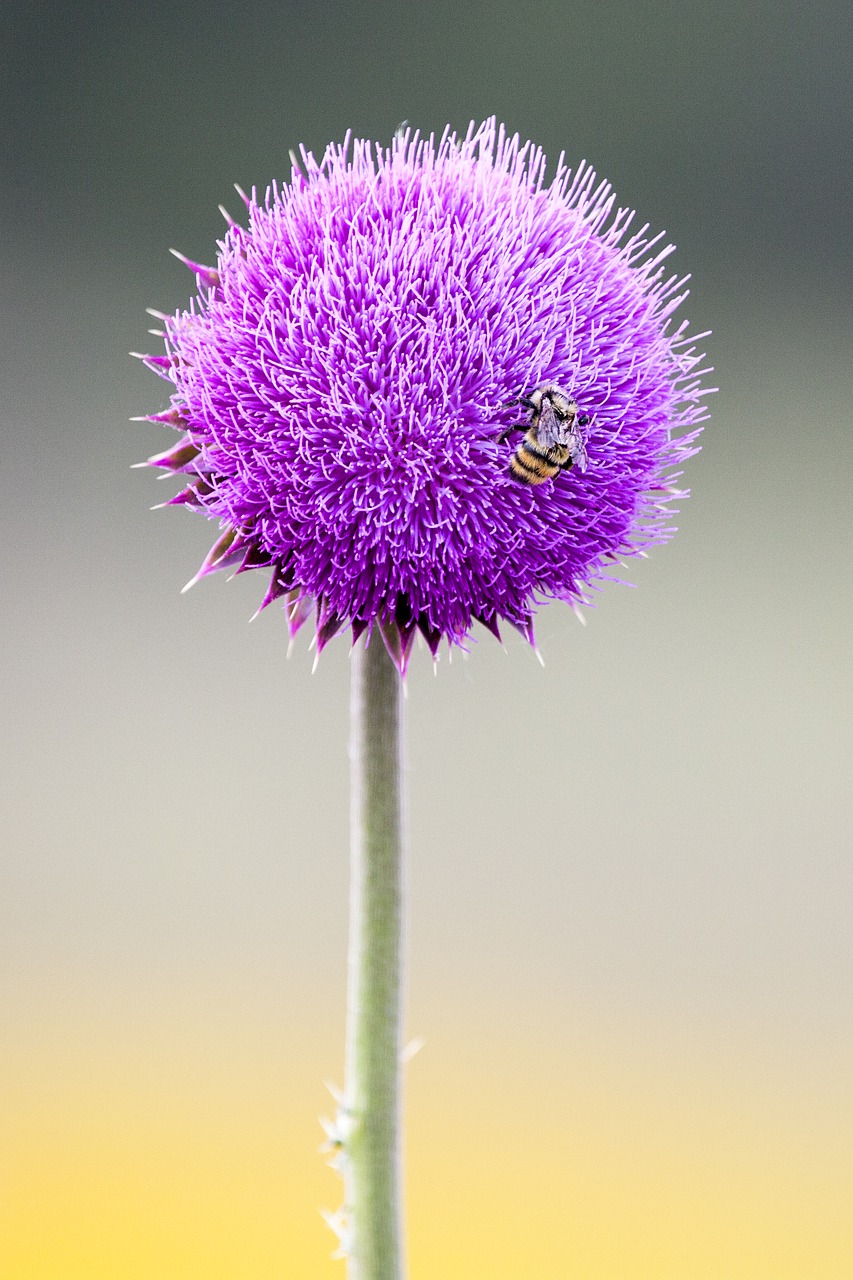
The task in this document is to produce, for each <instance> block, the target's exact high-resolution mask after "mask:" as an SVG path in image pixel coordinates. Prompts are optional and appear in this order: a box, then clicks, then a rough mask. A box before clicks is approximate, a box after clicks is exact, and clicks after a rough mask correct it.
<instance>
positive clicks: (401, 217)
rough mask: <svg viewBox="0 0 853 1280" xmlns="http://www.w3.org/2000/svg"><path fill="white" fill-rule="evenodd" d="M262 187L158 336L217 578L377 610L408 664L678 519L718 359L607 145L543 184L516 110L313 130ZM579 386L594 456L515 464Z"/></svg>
mask: <svg viewBox="0 0 853 1280" xmlns="http://www.w3.org/2000/svg"><path fill="white" fill-rule="evenodd" d="M246 205H247V210H248V219H247V225H246V226H241V225H239V224H238V223H236V222H234V221H233V220H232V219H230V218H229V219H228V226H227V230H226V232H225V235H224V237H223V239H222V241H221V242H220V243H219V246H218V252H217V257H216V263H215V265H214V266H212V267H202V266H200V265H199V264H198V263H196V262H192V261H190V260H189V259H185V260H184V261H186V263H187V265H188V266H189V267H190V269H191V270H192V271H193V272H194V274H195V276H196V280H197V286H198V296H197V297H196V298H195V299H194V300H193V301H192V302H191V303H190V306H189V308H188V309H186V310H183V311H178V312H177V314H175V315H174V316H170V317H166V318H164V330H165V353H164V354H162V355H156V356H150V357H144V358H146V359H147V361H148V363H149V364H150V366H151V367H152V368H153V369H154V370H155V371H156V372H157V373H159V374H160V375H161V377H163V378H165V379H167V380H168V381H169V382H170V383H171V384H172V396H171V404H170V407H169V408H167V409H166V410H165V411H159V412H155V413H152V414H151V415H150V417H151V419H152V420H153V421H158V422H162V423H164V424H165V425H169V426H173V427H174V428H176V429H177V430H178V431H179V432H180V433H181V435H180V440H179V442H178V443H177V444H176V445H175V447H174V448H173V449H170V450H166V451H165V452H160V453H158V454H157V455H155V456H154V457H153V458H151V459H150V462H151V464H152V465H155V466H159V467H162V468H165V469H166V470H168V471H173V472H176V473H180V477H181V479H182V481H183V485H184V487H183V488H182V489H181V490H180V492H179V493H178V494H177V495H176V496H175V497H174V498H173V499H172V502H173V503H181V504H184V505H187V506H189V507H193V508H196V509H198V510H200V511H201V512H202V513H203V514H205V515H207V516H208V517H210V518H211V519H214V520H216V521H218V522H219V523H220V530H221V532H220V536H219V538H218V540H217V542H216V543H215V545H214V547H213V549H212V551H211V552H210V553H209V555H208V557H207V559H206V560H205V562H204V564H203V565H202V568H201V569H200V571H199V574H198V575H196V576H197V577H200V576H204V575H205V574H207V573H210V572H212V571H213V570H215V569H219V568H223V567H225V566H227V565H230V566H232V567H234V568H235V569H236V570H237V572H243V571H245V570H247V569H255V568H263V569H265V570H267V571H268V573H269V574H270V582H269V586H268V588H267V591H266V595H265V597H264V600H263V602H262V605H261V607H262V608H263V607H264V606H265V605H267V604H269V603H271V602H272V601H273V600H277V599H278V600H281V602H282V603H283V605H284V608H285V613H286V618H287V622H288V624H289V627H290V629H291V632H292V633H294V634H295V632H296V631H297V630H298V629H299V628H300V627H301V626H302V625H303V623H304V622H305V621H306V620H307V618H308V616H309V614H310V613H311V612H314V613H315V614H316V642H317V649H318V650H320V649H322V647H323V646H324V645H325V644H326V643H327V642H328V640H329V639H331V637H332V636H333V635H335V634H336V633H337V632H338V631H340V630H341V629H342V628H343V627H345V626H349V627H351V629H352V633H353V636H354V638H358V637H359V636H360V635H361V634H362V633H364V632H365V631H368V632H369V631H371V630H373V629H374V628H375V629H377V630H378V632H379V633H380V634H381V635H382V637H383V639H384V641H385V643H386V644H387V646H388V648H389V650H390V651H391V652H392V655H393V656H394V658H395V661H396V662H397V663H398V666H399V667H400V668H401V670H404V669H405V666H406V662H407V660H408V656H409V652H410V649H411V645H412V641H413V638H414V635H415V633H416V632H418V631H419V632H420V634H421V635H422V636H423V637H424V638H425V639H426V641H427V644H428V645H429V647H430V650H431V651H432V652H433V654H435V653H436V651H437V649H438V647H439V645H440V643H441V642H442V640H444V639H446V640H448V641H449V642H450V643H452V644H461V643H463V642H464V641H465V639H466V637H467V636H468V634H469V632H470V631H471V629H472V627H473V624H474V622H475V621H478V622H481V623H483V624H484V625H485V626H486V627H487V628H488V629H489V630H492V631H493V632H495V633H496V634H497V633H498V627H499V622H500V621H501V620H505V621H507V622H509V623H511V624H512V625H514V626H516V627H518V628H519V630H521V631H522V633H523V634H524V635H526V636H527V637H528V638H530V639H532V636H533V616H534V613H535V610H536V607H537V604H538V603H540V602H541V601H542V600H544V599H547V598H557V599H562V600H566V601H568V602H570V603H577V602H579V601H584V600H585V599H586V598H587V593H588V591H589V590H590V588H594V587H595V586H597V585H598V584H599V583H600V581H601V580H602V579H603V578H604V577H605V576H606V573H605V571H606V567H607V565H608V563H610V562H611V561H612V558H613V556H614V555H619V556H620V557H624V556H625V555H631V554H637V553H640V552H643V551H645V550H646V549H648V548H649V547H650V546H653V545H656V544H658V543H660V542H663V541H664V540H665V539H666V538H667V537H668V536H669V533H670V528H669V518H670V514H671V511H670V506H669V504H670V503H671V502H672V501H673V500H674V499H676V498H678V497H679V496H682V495H681V493H680V491H679V490H678V489H677V487H676V484H675V478H674V477H673V476H671V475H670V473H671V471H672V469H673V468H678V467H680V464H681V463H682V462H683V461H684V460H685V459H686V458H687V457H689V456H690V455H691V454H692V453H693V452H695V450H696V443H695V442H696V437H697V435H698V433H699V432H698V426H699V423H700V422H701V421H702V420H703V418H704V417H705V416H706V415H705V414H704V412H703V408H702V404H703V402H702V396H703V395H704V394H706V392H705V391H703V390H702V388H701V372H703V371H701V370H700V368H699V366H700V361H701V359H702V357H701V356H700V355H698V354H697V351H696V348H695V346H694V345H693V340H692V339H690V338H689V337H688V334H687V328H686V323H683V322H682V323H679V324H675V323H674V322H673V320H672V314H673V312H674V311H675V309H676V307H677V306H678V305H679V303H680V302H681V300H682V299H683V297H684V296H685V291H684V289H683V281H680V280H678V279H677V278H676V277H674V276H666V275H665V274H664V269H663V267H662V263H663V260H664V259H665V258H666V257H667V256H668V254H669V252H670V248H669V247H665V246H662V245H661V243H660V240H659V239H658V238H654V239H651V238H649V237H648V235H647V234H646V231H645V228H644V229H642V230H640V231H638V232H636V233H634V234H631V232H630V224H631V219H632V216H633V215H631V214H630V213H629V212H628V211H627V210H625V209H617V208H616V206H615V197H614V196H613V194H612V192H611V190H610V188H609V186H608V185H607V184H605V183H599V182H598V180H597V179H596V177H595V174H594V173H593V171H592V170H591V169H590V168H588V167H587V166H585V165H583V164H581V165H580V166H579V167H578V168H577V169H576V170H575V171H574V172H571V171H570V170H569V169H568V168H567V167H566V165H565V164H564V161H563V159H562V157H561V158H560V160H559V162H558V165H557V169H556V172H555V174H554V176H553V179H552V180H551V182H550V183H546V181H545V158H544V156H543V154H542V152H541V151H539V150H538V149H536V148H535V147H533V146H532V145H531V144H530V143H524V144H522V143H521V142H520V140H519V138H518V137H517V136H509V135H507V134H506V132H505V131H504V129H503V127H502V126H501V127H499V126H497V124H496V123H495V121H494V120H490V121H487V122H486V123H485V124H483V125H481V126H479V127H474V126H473V125H472V126H471V127H470V128H469V130H468V132H467V133H466V135H465V136H464V137H461V138H458V137H457V136H456V135H454V134H453V133H451V132H450V131H449V130H448V131H447V132H446V133H445V134H444V136H443V137H442V138H441V139H440V140H436V139H435V138H433V137H429V138H422V137H420V135H419V134H418V133H417V132H414V131H412V130H411V129H405V130H402V131H400V132H399V133H398V135H397V136H396V137H395V138H394V141H393V142H392V144H391V146H390V147H387V148H384V147H381V146H379V145H376V144H372V143H370V142H367V141H363V140H360V139H352V138H350V137H349V136H348V137H347V139H346V140H345V142H344V143H343V145H342V146H330V147H329V148H328V150H327V152H326V154H325V156H324V157H323V159H322V161H320V162H319V163H318V162H317V161H316V160H315V159H314V157H313V155H311V154H310V153H309V152H306V151H304V150H302V151H301V152H300V157H299V159H298V160H295V161H294V164H293V168H292V172H291V175H290V179H289V181H288V182H285V183H282V184H281V185H276V184H273V186H272V187H270V188H269V190H268V191H267V192H266V194H265V196H264V197H263V198H259V197H258V196H257V194H256V193H255V192H254V191H253V192H252V195H251V196H250V197H246ZM558 394H566V395H568V394H570V395H571V398H572V399H573V400H576V402H577V404H578V405H580V406H581V409H582V410H583V412H584V413H585V414H591V415H592V417H591V420H590V421H591V426H590V429H589V435H588V440H587V444H588V452H589V462H588V466H587V467H586V470H585V471H582V468H581V467H579V466H574V467H572V468H571V470H567V471H564V472H563V474H561V475H557V478H556V479H555V480H554V481H553V483H548V484H544V483H539V482H538V481H536V482H534V483H533V484H519V483H517V480H518V478H519V477H518V476H516V475H514V474H513V470H514V468H513V466H512V464H511V462H510V459H511V458H513V457H515V458H518V459H519V460H520V463H521V462H522V461H523V462H525V463H526V464H527V465H532V466H533V468H534V470H536V469H537V468H539V467H543V468H544V467H550V466H552V465H553V464H552V462H550V461H543V459H542V458H538V457H537V456H536V453H535V439H534V438H533V437H529V438H527V439H526V443H521V441H520V438H519V437H518V436H516V437H515V440H514V441H512V442H511V443H509V444H506V443H504V444H498V443H497V442H496V441H497V437H498V434H499V433H501V432H503V433H504V434H505V433H506V432H507V430H511V429H512V427H513V424H514V423H515V422H516V419H517V418H518V415H519V409H518V405H519V402H520V400H521V398H522V397H525V396H526V397H528V398H530V397H531V396H532V397H533V400H532V403H533V406H534V408H533V410H532V411H530V410H528V411H526V412H527V413H528V421H527V422H526V423H521V424H519V428H520V429H521V430H522V431H525V430H528V429H531V414H533V415H535V414H536V413H541V412H542V411H543V409H547V408H548V404H547V401H546V402H545V403H544V405H543V398H544V397H555V396H557V395H558ZM537 396H538V400H537V399H536V397H537ZM555 403H556V401H555ZM512 405H515V408H512V407H509V408H508V407H507V406H512ZM551 412H553V409H552V410H551ZM531 460H533V461H532V462H531ZM554 474H557V472H556V470H555V471H554ZM544 478H546V477H543V479H544Z"/></svg>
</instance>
